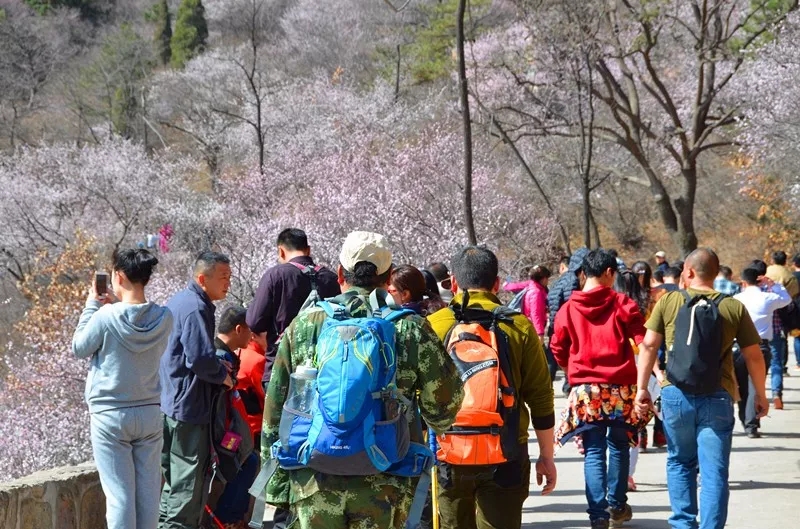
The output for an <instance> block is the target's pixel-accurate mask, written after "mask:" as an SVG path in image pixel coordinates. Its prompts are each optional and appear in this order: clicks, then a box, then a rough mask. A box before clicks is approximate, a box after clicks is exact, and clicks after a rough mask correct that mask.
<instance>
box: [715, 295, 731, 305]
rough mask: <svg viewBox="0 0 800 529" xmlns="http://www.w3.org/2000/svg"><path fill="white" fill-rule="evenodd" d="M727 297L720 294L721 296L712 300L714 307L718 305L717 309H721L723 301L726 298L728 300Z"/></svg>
mask: <svg viewBox="0 0 800 529" xmlns="http://www.w3.org/2000/svg"><path fill="white" fill-rule="evenodd" d="M727 297H729V296H728V295H727V294H720V295H719V296H717V297H716V298H714V299H712V300H711V301H713V302H714V305H716V306H717V308H719V304H720V303H722V302H723V300H725V298H727Z"/></svg>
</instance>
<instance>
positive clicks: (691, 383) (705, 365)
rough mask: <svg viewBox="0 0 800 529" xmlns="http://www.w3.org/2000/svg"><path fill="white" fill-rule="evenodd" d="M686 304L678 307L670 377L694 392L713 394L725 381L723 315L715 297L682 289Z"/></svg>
mask: <svg viewBox="0 0 800 529" xmlns="http://www.w3.org/2000/svg"><path fill="white" fill-rule="evenodd" d="M680 292H681V294H683V297H684V298H685V299H686V303H684V305H683V306H682V307H681V308H680V309H678V316H677V318H676V319H675V339H674V341H673V344H672V350H671V351H670V353H669V355H668V357H667V380H669V382H670V383H672V384H673V385H674V386H676V387H678V388H679V389H681V390H682V391H684V392H686V393H690V394H692V395H703V394H708V393H714V392H716V391H719V389H720V388H721V381H722V315H721V314H720V312H719V304H720V303H721V302H722V300H723V299H725V298H726V297H727V296H725V295H720V296H718V297H717V298H716V299H712V298H710V297H707V296H703V295H697V296H694V297H691V296H690V295H689V293H688V292H686V291H685V290H681V291H680Z"/></svg>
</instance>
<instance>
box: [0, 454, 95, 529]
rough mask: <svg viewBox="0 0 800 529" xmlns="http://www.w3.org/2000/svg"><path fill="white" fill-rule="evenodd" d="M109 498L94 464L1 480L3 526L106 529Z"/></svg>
mask: <svg viewBox="0 0 800 529" xmlns="http://www.w3.org/2000/svg"><path fill="white" fill-rule="evenodd" d="M105 517H106V500H105V496H104V495H103V490H102V489H101V488H100V478H99V477H98V476H97V469H96V468H95V466H94V464H92V463H84V464H82V465H77V466H71V467H61V468H54V469H52V470H44V471H42V472H37V473H35V474H31V475H30V476H26V477H24V478H21V479H18V480H16V481H12V482H9V483H0V528H2V529H105V527H106V520H105Z"/></svg>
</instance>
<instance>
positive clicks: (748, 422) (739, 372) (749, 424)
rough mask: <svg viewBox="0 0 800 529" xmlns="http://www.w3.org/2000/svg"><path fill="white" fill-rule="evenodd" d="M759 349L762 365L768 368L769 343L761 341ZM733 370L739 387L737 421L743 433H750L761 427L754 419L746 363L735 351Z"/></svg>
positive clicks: (752, 399) (753, 395) (750, 384)
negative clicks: (762, 359) (742, 428)
mask: <svg viewBox="0 0 800 529" xmlns="http://www.w3.org/2000/svg"><path fill="white" fill-rule="evenodd" d="M758 347H759V348H760V349H761V354H762V355H763V356H764V365H765V366H768V365H769V364H770V362H771V361H772V353H771V352H770V349H769V342H768V341H767V340H761V343H759V344H758ZM733 369H734V372H735V374H736V383H737V384H738V385H739V397H740V399H739V402H738V403H737V407H738V411H739V414H738V415H739V420H740V421H741V423H742V425H744V429H745V431H748V432H749V431H751V430H753V429H756V428H760V427H761V421H760V420H759V419H758V417H756V396H755V389H754V386H753V381H752V380H750V376H749V374H748V372H747V363H746V362H745V360H744V355H743V354H742V353H741V351H739V350H738V349H737V350H736V353H735V354H734V356H733Z"/></svg>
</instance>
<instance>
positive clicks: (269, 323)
mask: <svg viewBox="0 0 800 529" xmlns="http://www.w3.org/2000/svg"><path fill="white" fill-rule="evenodd" d="M290 263H297V264H298V265H302V266H304V267H305V266H312V267H313V266H314V261H313V259H311V257H306V256H301V257H295V258H294V259H292V260H291V261H290V262H289V263H285V264H279V265H276V266H273V267H272V268H269V269H267V271H266V272H264V275H263V276H262V278H261V281H260V282H259V283H258V289H257V290H256V295H255V298H253V301H252V303H250V305H249V306H248V307H247V325H248V326H249V327H250V329H251V330H252V331H253V332H255V333H262V332H266V333H267V352H266V357H267V365H266V368H265V369H264V382H269V379H270V375H271V373H272V363H273V362H274V361H275V354H276V353H277V351H278V339H279V338H280V336H281V334H283V331H284V330H286V327H288V326H289V324H290V323H292V320H293V319H294V317H295V316H297V313H298V312H300V307H301V306H302V305H303V302H304V301H305V300H306V298H308V295H309V294H310V293H311V280H310V279H309V278H308V276H306V275H305V274H303V272H302V270H301V269H300V268H299V267H297V266H295V265H294V264H290ZM317 292H318V293H319V296H320V297H321V298H323V299H325V298H332V297H334V296H338V295H339V294H341V288H340V287H339V282H338V279H337V277H336V274H334V273H333V272H332V271H331V270H329V269H328V268H320V269H319V271H318V272H317Z"/></svg>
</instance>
